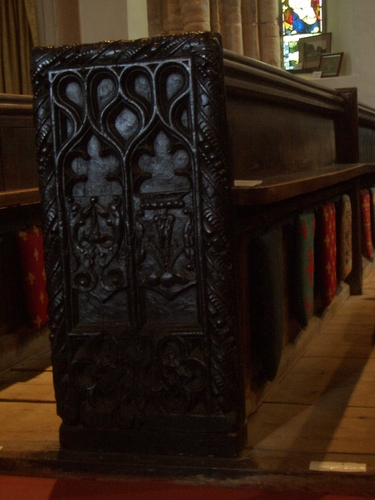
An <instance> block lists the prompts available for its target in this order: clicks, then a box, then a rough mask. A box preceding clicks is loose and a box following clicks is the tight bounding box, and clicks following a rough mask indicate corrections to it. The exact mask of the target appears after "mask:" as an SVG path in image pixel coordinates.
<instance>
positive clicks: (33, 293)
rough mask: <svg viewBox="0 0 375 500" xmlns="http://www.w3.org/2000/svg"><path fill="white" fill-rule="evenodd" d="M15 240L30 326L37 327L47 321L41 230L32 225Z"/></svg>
mask: <svg viewBox="0 0 375 500" xmlns="http://www.w3.org/2000/svg"><path fill="white" fill-rule="evenodd" d="M17 240H18V249H19V256H20V267H21V273H22V279H23V285H24V290H25V299H26V307H27V312H28V315H29V318H30V323H31V324H32V326H33V327H34V328H35V329H39V328H41V327H42V326H43V325H44V324H45V323H46V322H47V321H48V315H47V306H48V298H47V293H46V276H45V271H44V251H43V235H42V230H41V229H40V228H39V227H37V226H33V227H32V228H30V229H28V230H26V231H21V232H19V233H18V234H17Z"/></svg>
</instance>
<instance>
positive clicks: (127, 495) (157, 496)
mask: <svg viewBox="0 0 375 500" xmlns="http://www.w3.org/2000/svg"><path fill="white" fill-rule="evenodd" d="M0 498H1V499H4V500H65V499H69V500H87V499H96V500H99V499H100V500H122V499H126V500H151V499H152V500H344V499H345V500H363V499H364V498H365V497H358V496H340V495H325V494H324V495H319V494H317V493H308V492H304V491H298V492H275V491H253V490H251V489H247V488H246V486H245V487H244V488H243V489H236V488H223V487H214V486H195V485H191V484H183V485H182V484H181V483H172V482H167V481H165V480H153V479H145V480H143V481H142V480H134V481H133V480H128V481H109V480H93V479H65V478H64V479H60V478H58V479H56V478H38V477H24V476H0ZM367 498H368V497H367Z"/></svg>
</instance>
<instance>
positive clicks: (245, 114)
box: [227, 97, 336, 179]
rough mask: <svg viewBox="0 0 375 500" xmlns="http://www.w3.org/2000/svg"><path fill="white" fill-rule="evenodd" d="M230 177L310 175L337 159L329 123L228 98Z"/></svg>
mask: <svg viewBox="0 0 375 500" xmlns="http://www.w3.org/2000/svg"><path fill="white" fill-rule="evenodd" d="M227 119H228V128H229V138H230V144H231V147H232V161H233V176H234V178H235V179H264V178H266V177H270V176H274V175H280V174H282V175H285V174H286V175H287V174H293V173H296V172H301V171H311V170H314V169H316V168H317V167H322V166H325V165H330V164H333V163H334V162H335V161H336V149H335V129H334V127H335V126H334V121H333V120H332V119H331V118H330V117H325V116H319V115H317V114H315V113H314V114H312V113H307V112H306V111H300V110H295V109H293V108H288V107H285V106H280V105H277V104H270V103H263V102H259V101H258V102H257V101H254V100H252V99H245V98H234V97H229V98H228V99H227Z"/></svg>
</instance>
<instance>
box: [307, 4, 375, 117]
mask: <svg viewBox="0 0 375 500" xmlns="http://www.w3.org/2000/svg"><path fill="white" fill-rule="evenodd" d="M326 1H327V4H328V13H327V31H331V32H332V52H344V60H343V66H342V70H341V73H340V76H339V77H335V78H322V79H320V80H314V82H315V83H318V84H319V85H323V86H327V87H330V88H345V87H356V88H357V89H358V100H359V102H361V103H362V104H366V105H367V106H371V107H372V108H375V64H374V61H375V35H374V30H373V24H374V20H375V0H326ZM305 78H311V75H306V76H305Z"/></svg>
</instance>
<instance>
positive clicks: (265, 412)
mask: <svg viewBox="0 0 375 500" xmlns="http://www.w3.org/2000/svg"><path fill="white" fill-rule="evenodd" d="M363 291H364V293H363V295H360V296H349V297H348V298H347V299H346V300H345V302H344V303H343V304H341V305H340V307H339V306H335V307H337V310H336V311H335V314H328V315H327V317H326V318H325V321H324V327H323V328H322V329H320V331H319V332H318V333H317V334H316V335H315V336H313V338H312V339H311V341H310V342H309V344H308V346H307V348H306V349H305V350H304V352H303V354H302V355H301V357H300V359H299V360H298V361H297V362H296V363H295V364H294V366H293V368H292V369H291V371H289V372H288V373H285V375H284V374H283V375H282V377H280V379H279V380H278V382H277V384H274V386H273V387H272V390H271V391H269V394H268V395H267V396H266V397H265V400H264V402H263V403H262V404H261V405H260V406H259V408H258V409H257V411H255V412H254V413H253V414H252V415H251V416H250V417H249V425H248V429H249V432H248V434H249V442H248V446H247V448H246V449H245V450H244V452H243V454H242V455H241V456H240V457H239V458H238V459H234V460H227V459H223V460H216V459H199V460H198V459H197V460H194V459H187V458H186V457H174V458H173V459H168V458H163V459H161V458H160V457H159V458H158V459H157V461H156V462H155V458H153V457H124V456H116V457H113V455H110V454H107V455H106V454H100V457H99V458H98V456H97V455H95V454H84V453H78V454H77V453H76V454H69V453H67V452H63V451H61V450H59V435H58V434H59V426H60V419H59V417H58V416H57V415H56V405H55V401H54V391H53V387H52V369H51V366H50V363H49V356H50V353H49V350H48V349H44V350H43V351H42V352H32V355H31V356H30V357H29V358H27V359H23V360H22V361H21V362H20V363H18V364H16V365H13V366H12V367H11V368H8V369H7V370H4V371H3V372H0V471H1V468H2V466H4V467H5V466H6V467H10V465H9V464H13V465H12V466H14V464H17V463H18V466H19V467H21V468H22V467H26V468H27V467H29V469H28V470H32V469H33V467H36V466H38V467H39V468H42V469H43V467H44V469H43V470H46V469H45V468H46V467H47V468H48V467H52V465H51V464H52V462H53V463H54V467H55V468H59V470H60V469H64V467H70V468H71V469H74V468H75V467H76V468H77V467H78V468H81V469H82V470H83V469H85V467H87V468H88V469H87V470H90V471H93V470H103V467H104V468H105V465H104V464H107V465H106V467H107V469H106V470H111V471H113V470H114V469H115V468H117V469H116V470H117V473H124V471H128V472H129V471H132V473H134V471H135V470H136V471H137V473H142V471H143V473H150V471H153V473H158V474H159V475H160V474H174V473H175V474H177V473H178V474H187V475H188V474H193V475H196V474H198V473H199V471H206V473H207V471H209V472H208V473H209V474H214V473H218V472H217V471H221V472H220V473H221V474H227V475H228V477H235V475H236V474H239V475H241V474H242V475H241V477H242V478H243V480H251V479H249V478H250V477H253V476H254V475H256V474H264V473H270V472H273V473H275V474H284V475H287V476H288V477H289V476H290V475H293V474H295V477H296V478H297V476H298V477H299V478H301V477H302V476H303V475H304V474H308V473H309V464H310V463H311V462H312V461H316V460H331V461H342V462H356V463H359V462H360V463H362V462H363V463H365V464H366V467H367V472H366V475H367V476H369V475H373V476H374V478H375V391H374V386H375V349H374V326H375V271H374V270H373V271H372V272H367V274H366V279H365V283H364V287H363ZM319 321H321V319H319V320H318V319H317V320H316V322H317V323H318V322H319ZM1 447H2V448H1ZM17 459H19V461H18V462H17ZM4 464H5V465H4ZM35 464H38V465H35ZM41 464H43V467H42V466H41ZM120 465H121V466H120ZM42 469H40V470H42ZM85 470H86V469H85ZM121 471H122V472H121ZM202 473H203V472H202ZM244 478H245V479H244ZM309 478H310V479H309V480H312V479H311V477H310V476H309ZM312 481H313V480H312Z"/></svg>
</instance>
